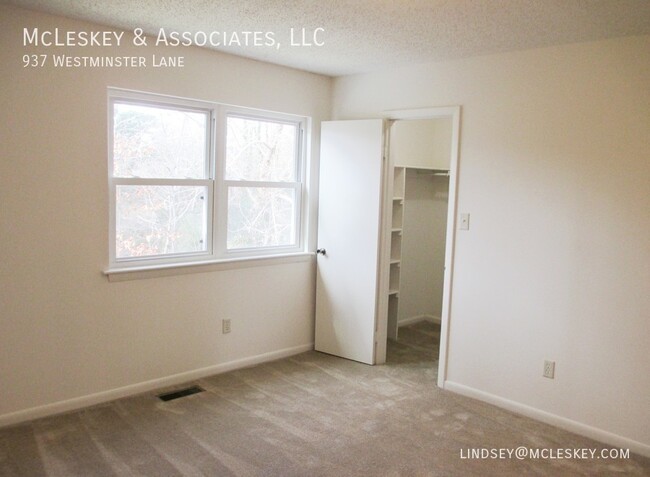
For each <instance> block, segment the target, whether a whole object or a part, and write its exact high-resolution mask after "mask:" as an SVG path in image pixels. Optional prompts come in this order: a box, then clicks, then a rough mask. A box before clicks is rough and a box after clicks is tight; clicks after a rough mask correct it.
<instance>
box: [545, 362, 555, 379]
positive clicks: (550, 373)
mask: <svg viewBox="0 0 650 477" xmlns="http://www.w3.org/2000/svg"><path fill="white" fill-rule="evenodd" d="M544 377H545V378H550V379H553V378H554V377H555V361H544Z"/></svg>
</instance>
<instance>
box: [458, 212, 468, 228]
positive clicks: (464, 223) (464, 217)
mask: <svg viewBox="0 0 650 477" xmlns="http://www.w3.org/2000/svg"><path fill="white" fill-rule="evenodd" d="M460 230H469V214H460Z"/></svg>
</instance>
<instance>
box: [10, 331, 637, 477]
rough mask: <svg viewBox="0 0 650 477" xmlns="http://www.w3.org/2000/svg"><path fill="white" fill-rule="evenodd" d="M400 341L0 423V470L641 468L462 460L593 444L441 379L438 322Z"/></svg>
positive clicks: (519, 471) (574, 471)
mask: <svg viewBox="0 0 650 477" xmlns="http://www.w3.org/2000/svg"><path fill="white" fill-rule="evenodd" d="M400 338H401V339H400V342H399V343H391V345H390V348H389V361H390V362H389V364H387V365H385V366H374V367H372V366H366V365H363V364H358V363H354V362H351V361H347V360H343V359H338V358H335V357H332V356H328V355H324V354H320V353H316V352H308V353H304V354H301V355H298V356H295V357H293V358H288V359H283V360H279V361H275V362H272V363H268V364H264V365H260V366H256V367H253V368H249V369H244V370H240V371H235V372H231V373H227V374H222V375H219V376H214V377H211V378H207V379H203V380H200V381H198V384H200V385H201V386H203V387H204V388H205V389H206V392H203V393H200V394H195V395H192V396H187V397H183V398H180V399H178V400H174V401H169V402H161V401H160V400H158V399H157V398H156V393H148V394H144V395H140V396H136V397H133V398H128V399H122V400H119V401H116V402H113V403H109V404H106V405H101V406H96V407H93V408H89V409H85V410H83V411H78V412H74V413H71V414H66V415H61V416H55V417H51V418H46V419H41V420H38V421H34V422H32V423H28V424H25V425H21V426H17V427H13V428H8V429H3V430H0V475H2V476H42V475H48V476H66V477H68V476H97V475H102V476H104V475H105V476H113V475H116V476H118V475H119V476H122V475H124V476H126V475H129V476H130V475H144V476H181V475H182V476H194V475H197V476H199V475H201V476H231V475H240V476H310V477H311V476H426V475H444V476H455V475H458V476H468V475H480V476H487V475H498V476H505V475H512V476H520V475H562V476H563V475H585V476H595V475H603V476H605V475H650V459H645V458H642V457H639V456H632V457H631V458H630V459H617V460H596V459H588V460H573V459H571V460H567V459H563V460H543V459H538V460H517V459H514V458H513V459H500V460H495V459H484V460H483V459H467V458H462V453H463V452H468V449H470V448H478V447H482V448H516V447H518V446H529V447H533V448H553V449H556V448H562V449H566V448H570V449H579V448H596V449H598V450H600V449H603V448H604V447H605V446H603V445H601V444H598V443H596V442H594V441H591V440H589V439H585V438H582V437H579V436H576V435H574V434H571V433H568V432H565V431H562V430H559V429H556V428H554V427H551V426H547V425H544V424H540V423H538V422H536V421H533V420H531V419H527V418H523V417H520V416H517V415H514V414H511V413H509V412H506V411H503V410H500V409H498V408H496V407H493V406H490V405H487V404H483V403H481V402H478V401H474V400H472V399H467V398H463V397H461V396H457V395H454V394H451V393H448V392H445V391H441V390H439V389H438V388H437V387H436V386H435V376H436V365H437V363H435V358H436V356H437V348H436V343H437V341H438V338H439V336H438V328H437V327H436V326H435V325H431V324H427V323H420V324H416V325H411V326H410V327H407V328H402V329H401V330H400ZM192 384H194V383H192ZM465 456H467V454H465Z"/></svg>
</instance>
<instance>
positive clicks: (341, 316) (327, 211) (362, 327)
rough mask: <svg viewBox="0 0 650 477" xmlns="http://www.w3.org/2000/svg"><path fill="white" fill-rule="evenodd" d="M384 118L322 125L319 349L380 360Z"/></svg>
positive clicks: (316, 339) (319, 212) (318, 307)
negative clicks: (377, 345)
mask: <svg viewBox="0 0 650 477" xmlns="http://www.w3.org/2000/svg"><path fill="white" fill-rule="evenodd" d="M383 129H384V122H383V120H381V119H371V120H360V121H328V122H324V123H323V124H322V126H321V154H320V187H319V191H320V192H319V207H318V248H319V250H323V249H324V250H325V252H324V253H320V254H317V257H318V260H317V262H318V275H317V282H316V336H315V347H316V350H317V351H322V352H325V353H329V354H333V355H336V356H340V357H342V358H348V359H352V360H355V361H360V362H362V363H367V364H374V363H375V333H376V320H377V283H378V267H379V263H378V262H379V251H380V248H379V247H380V225H381V203H382V156H383V143H384V139H383V137H384V135H383Z"/></svg>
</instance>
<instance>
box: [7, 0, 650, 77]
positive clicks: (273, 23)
mask: <svg viewBox="0 0 650 477" xmlns="http://www.w3.org/2000/svg"><path fill="white" fill-rule="evenodd" d="M8 3H13V4H16V5H20V6H23V7H26V8H30V9H34V10H43V11H47V12H50V13H55V14H60V15H64V16H68V17H72V18H78V19H83V20H89V21H92V22H95V23H100V24H103V25H110V26H114V27H119V28H124V29H128V30H132V29H134V28H137V27H141V28H143V29H144V30H145V31H146V32H149V33H152V32H153V33H157V32H158V30H159V28H161V27H162V28H165V30H166V31H167V32H169V31H172V30H176V31H191V32H195V31H204V32H211V31H215V30H216V31H219V32H242V31H271V32H274V34H275V38H276V39H277V40H278V42H279V43H280V45H281V46H280V48H279V49H275V48H268V47H247V48H245V47H241V48H238V47H234V46H231V47H227V48H218V49H221V50H223V51H226V52H229V53H233V54H236V55H241V56H247V57H250V58H256V59H259V60H263V61H268V62H271V63H277V64H281V65H286V66H291V67H295V68H299V69H303V70H308V71H313V72H316V73H322V74H326V75H330V76H339V75H345V74H351V73H360V72H367V71H373V70H377V69H380V68H386V67H392V66H398V65H404V64H409V63H424V62H430V61H440V60H447V59H455V58H463V57H469V56H478V55H484V54H489V53H496V52H503V51H511V50H523V49H528V48H536V47H542V46H550V45H557V44H565V43H574V42H580V41H589V40H598V39H605V38H612V37H618V36H627V35H640V34H648V33H650V0H320V1H319V0H302V1H292V0H138V1H133V0H114V1H110V2H107V1H105V0H9V2H8ZM292 27H293V28H296V29H298V31H300V29H301V28H303V27H304V28H307V29H308V31H311V30H313V29H315V28H319V27H320V28H324V29H325V33H323V34H322V35H321V38H322V39H323V40H324V42H325V46H322V47H316V46H312V47H302V48H298V47H291V46H289V33H288V32H289V29H290V28H292Z"/></svg>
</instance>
